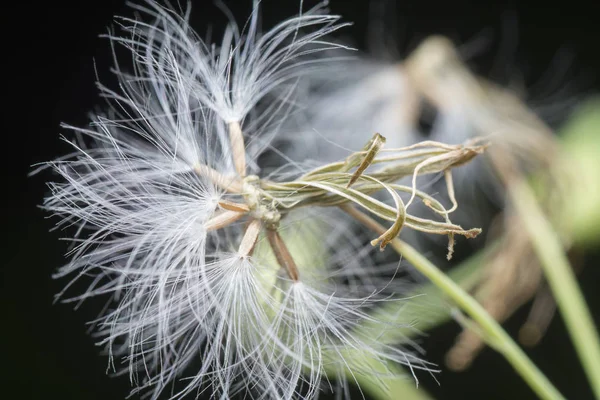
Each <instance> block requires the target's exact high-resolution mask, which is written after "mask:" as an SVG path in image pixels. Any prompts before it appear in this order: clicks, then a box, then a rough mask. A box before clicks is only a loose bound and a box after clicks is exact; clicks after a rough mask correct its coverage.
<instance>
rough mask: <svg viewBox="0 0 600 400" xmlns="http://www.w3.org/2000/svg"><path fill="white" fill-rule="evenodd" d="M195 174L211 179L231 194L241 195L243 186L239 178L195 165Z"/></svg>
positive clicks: (205, 166) (204, 166)
mask: <svg viewBox="0 0 600 400" xmlns="http://www.w3.org/2000/svg"><path fill="white" fill-rule="evenodd" d="M194 172H196V173H197V174H198V175H200V176H202V177H205V178H207V179H209V180H210V181H211V182H212V183H214V184H215V185H217V186H218V187H220V188H221V189H224V190H226V191H228V192H229V193H240V192H241V191H242V184H241V182H240V181H239V180H238V178H236V177H232V176H231V177H230V176H225V175H223V174H221V173H219V172H217V171H215V170H214V169H212V168H211V167H209V166H207V165H202V164H198V165H195V166H194Z"/></svg>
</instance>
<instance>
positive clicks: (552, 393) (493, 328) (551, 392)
mask: <svg viewBox="0 0 600 400" xmlns="http://www.w3.org/2000/svg"><path fill="white" fill-rule="evenodd" d="M343 209H344V210H345V211H346V212H347V213H348V214H350V215H351V216H353V217H354V218H356V219H357V220H358V221H360V222H361V223H362V224H364V225H365V226H366V227H368V228H369V229H372V230H373V231H375V232H376V233H379V234H381V233H382V232H384V231H385V228H384V227H383V226H381V225H380V224H379V223H378V222H377V221H375V220H374V219H372V218H371V217H369V216H368V215H366V214H363V213H362V212H360V211H358V210H356V209H355V208H352V207H343ZM390 246H392V247H393V248H394V250H396V251H397V252H398V253H399V254H401V255H402V256H403V257H404V258H405V259H406V260H407V261H408V262H410V263H411V264H412V265H413V266H414V267H415V268H416V269H417V270H418V271H419V272H421V273H422V274H423V275H425V277H427V278H428V279H429V280H430V281H431V282H432V283H433V284H434V285H435V286H437V287H438V288H440V289H441V290H442V291H443V292H444V293H445V294H446V295H447V296H448V297H449V298H450V299H452V301H454V302H455V303H456V305H457V306H458V307H460V309H461V310H462V311H464V312H465V313H466V314H467V315H468V316H469V317H471V318H472V319H473V321H475V322H476V323H477V324H478V325H479V328H480V329H481V331H482V338H483V340H484V341H485V342H486V343H487V344H488V346H490V347H492V348H494V349H496V350H497V351H498V352H500V353H501V354H502V355H503V356H504V357H505V358H506V359H507V361H508V362H509V363H510V364H511V365H512V366H513V368H514V369H515V370H516V371H517V372H518V373H519V375H521V377H522V378H523V379H524V380H525V381H526V382H527V384H528V385H529V386H530V387H531V389H532V390H533V391H534V392H535V393H536V394H537V395H538V396H539V397H540V398H541V399H546V400H551V399H552V400H555V399H564V397H563V396H562V395H561V394H560V392H558V390H557V389H556V388H555V387H554V386H553V385H552V383H551V382H550V381H549V380H548V378H546V377H545V376H544V374H542V372H541V371H540V370H539V369H538V368H537V367H536V366H535V364H533V362H531V360H530V359H529V358H528V357H527V355H526V354H525V353H524V352H523V350H521V348H520V347H519V346H518V345H517V344H516V343H515V342H514V340H513V339H512V338H511V337H510V336H509V335H508V334H507V333H506V332H505V331H504V329H502V327H501V326H500V324H498V322H497V321H496V320H494V318H492V317H491V316H490V315H489V314H488V313H487V311H485V309H484V308H483V307H482V306H481V305H480V304H479V303H478V302H477V300H475V299H474V298H473V297H471V296H470V295H469V294H468V293H467V292H466V291H465V290H464V289H462V288H461V287H460V286H459V285H457V284H456V283H455V282H454V281H453V280H452V279H450V278H449V277H448V276H447V275H446V274H444V273H443V272H442V271H441V270H439V269H438V268H437V267H436V266H435V265H433V264H432V263H431V262H430V261H429V260H428V259H427V258H425V257H424V256H423V255H422V254H421V253H419V252H418V251H417V250H416V249H414V248H413V247H412V246H410V245H409V244H407V243H405V242H403V241H401V240H400V239H394V240H392V241H391V242H390Z"/></svg>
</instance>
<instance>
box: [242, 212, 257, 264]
mask: <svg viewBox="0 0 600 400" xmlns="http://www.w3.org/2000/svg"><path fill="white" fill-rule="evenodd" d="M261 230H262V222H261V221H260V220H259V219H253V220H252V221H251V222H250V224H248V227H247V228H246V232H244V237H243V238H242V241H241V242H240V247H239V249H238V253H239V255H240V256H242V257H246V256H249V255H252V252H253V251H254V246H255V245H256V241H257V240H258V236H259V235H260V231H261Z"/></svg>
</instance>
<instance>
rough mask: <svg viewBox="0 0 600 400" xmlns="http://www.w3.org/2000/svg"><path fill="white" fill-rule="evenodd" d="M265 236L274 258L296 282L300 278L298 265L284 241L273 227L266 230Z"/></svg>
mask: <svg viewBox="0 0 600 400" xmlns="http://www.w3.org/2000/svg"><path fill="white" fill-rule="evenodd" d="M267 238H268V239H269V244H270V245H271V248H272V249H273V254H275V258H276V259H277V262H278V263H279V265H280V266H281V267H282V268H284V269H285V270H286V272H287V274H288V276H289V277H290V279H291V280H293V281H294V282H298V281H299V280H300V274H299V272H298V266H296V263H295V262H294V258H293V257H292V255H291V254H290V251H289V250H288V248H287V246H286V245H285V242H284V241H283V239H282V238H281V236H280V235H279V232H277V231H276V230H275V229H268V230H267Z"/></svg>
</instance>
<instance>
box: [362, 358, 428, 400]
mask: <svg viewBox="0 0 600 400" xmlns="http://www.w3.org/2000/svg"><path fill="white" fill-rule="evenodd" d="M361 360H362V362H363V364H368V367H369V368H370V370H371V371H373V372H374V373H371V374H369V375H363V374H355V375H354V377H353V378H354V379H356V382H357V383H358V385H359V387H360V388H361V390H364V391H365V392H367V393H368V394H369V397H371V398H373V399H377V400H397V399H402V400H433V398H432V397H431V396H430V395H429V394H427V392H425V391H424V390H420V389H418V388H417V386H416V385H415V382H414V381H413V380H412V379H410V378H409V377H407V375H408V374H407V373H406V372H405V371H403V370H402V368H400V367H399V366H397V365H391V364H389V363H388V364H384V363H383V362H381V361H379V360H376V359H374V358H369V357H364V358H361ZM378 373H379V374H380V375H377V374H378Z"/></svg>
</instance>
